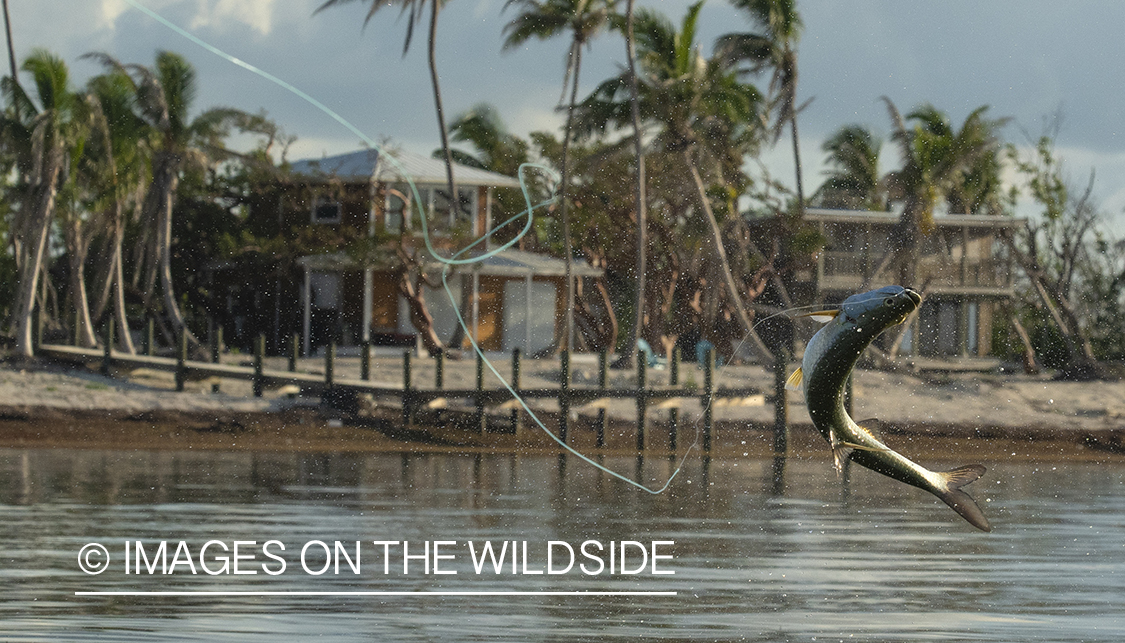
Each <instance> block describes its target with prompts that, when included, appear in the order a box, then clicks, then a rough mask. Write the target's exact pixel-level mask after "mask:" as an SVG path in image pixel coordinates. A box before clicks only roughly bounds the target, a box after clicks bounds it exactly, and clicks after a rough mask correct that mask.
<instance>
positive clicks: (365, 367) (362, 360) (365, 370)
mask: <svg viewBox="0 0 1125 643" xmlns="http://www.w3.org/2000/svg"><path fill="white" fill-rule="evenodd" d="M359 351H360V352H359V379H361V380H363V381H364V382H366V381H368V380H370V379H371V342H370V341H369V340H365V341H364V342H363V343H362V344H361V345H360V349H359Z"/></svg>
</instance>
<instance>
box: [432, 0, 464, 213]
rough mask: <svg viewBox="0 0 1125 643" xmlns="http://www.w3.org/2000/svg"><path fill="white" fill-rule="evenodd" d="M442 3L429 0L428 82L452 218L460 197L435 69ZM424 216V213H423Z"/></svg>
mask: <svg viewBox="0 0 1125 643" xmlns="http://www.w3.org/2000/svg"><path fill="white" fill-rule="evenodd" d="M441 4H442V0H430V5H431V9H432V10H431V12H430V40H429V47H428V56H429V63H430V84H431V85H433V90H434V109H435V110H436V111H437V120H438V129H439V130H440V132H441V152H442V154H443V155H444V156H445V180H446V186H447V187H448V188H449V212H450V215H451V216H452V218H453V219H454V220H456V217H457V210H458V208H459V206H460V199H458V197H457V184H456V182H454V180H453V153H452V152H451V151H450V149H449V130H448V128H447V127H446V125H445V111H444V110H443V109H442V105H441V86H440V84H439V83H438V71H437V48H436V46H435V45H436V44H437V18H438V9H439V8H440V6H441ZM423 216H424V215H423Z"/></svg>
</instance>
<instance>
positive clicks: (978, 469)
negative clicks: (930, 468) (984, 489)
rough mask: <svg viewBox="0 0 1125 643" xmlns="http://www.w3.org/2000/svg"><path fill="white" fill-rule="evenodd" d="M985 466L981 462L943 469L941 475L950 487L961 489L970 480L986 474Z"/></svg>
mask: <svg viewBox="0 0 1125 643" xmlns="http://www.w3.org/2000/svg"><path fill="white" fill-rule="evenodd" d="M984 472H985V468H984V466H982V465H979V464H970V465H966V466H964V467H961V468H959V469H954V470H952V471H943V472H942V473H941V477H942V478H945V484H947V485H949V488H950V489H960V488H961V487H964V486H965V485H967V484H969V483H970V482H973V481H975V480H976V479H977V478H979V477H981V476H983V475H984Z"/></svg>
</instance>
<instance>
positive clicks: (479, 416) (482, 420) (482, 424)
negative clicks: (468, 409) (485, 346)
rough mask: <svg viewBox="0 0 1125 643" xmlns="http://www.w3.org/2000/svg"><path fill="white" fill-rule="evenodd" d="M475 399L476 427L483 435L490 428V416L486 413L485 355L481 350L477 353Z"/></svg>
mask: <svg viewBox="0 0 1125 643" xmlns="http://www.w3.org/2000/svg"><path fill="white" fill-rule="evenodd" d="M473 401H474V402H476V406H477V412H476V421H475V426H474V428H475V429H476V430H477V431H479V432H480V433H481V434H482V435H483V434H484V433H485V431H486V430H487V428H488V418H487V417H485V415H484V355H483V354H482V353H480V352H478V353H477V396H476V398H475V399H474V400H473Z"/></svg>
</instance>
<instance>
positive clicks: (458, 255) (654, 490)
mask: <svg viewBox="0 0 1125 643" xmlns="http://www.w3.org/2000/svg"><path fill="white" fill-rule="evenodd" d="M125 2H126V3H128V4H129V5H131V6H132V7H134V8H135V9H137V10H138V11H140V12H142V13H144V14H145V15H147V16H149V17H150V18H152V19H153V20H156V21H157V22H159V23H160V24H162V25H164V26H165V27H167V28H168V29H171V30H172V31H174V32H175V33H177V34H179V35H180V36H182V37H184V38H186V39H187V40H189V41H191V42H192V43H194V44H196V45H197V46H199V47H201V48H203V49H204V50H206V51H208V52H210V53H211V54H213V55H215V56H218V57H219V58H222V59H224V60H226V61H227V62H229V63H231V64H234V65H236V66H238V67H241V68H243V69H245V70H246V71H248V72H250V73H253V74H255V75H257V76H259V77H261V78H264V79H265V80H268V81H269V82H271V83H273V84H275V85H277V86H278V87H281V88H282V89H284V90H286V91H288V92H290V93H292V94H294V95H295V96H297V97H299V98H301V99H303V100H304V101H305V102H307V103H309V104H310V105H312V106H313V107H315V108H316V109H318V110H320V111H321V112H322V113H324V114H325V115H327V116H328V117H330V118H332V119H333V120H334V121H336V122H337V123H339V124H340V125H341V126H343V127H344V128H345V129H347V130H348V131H349V132H351V133H352V134H354V135H355V136H357V137H358V138H359V139H360V140H361V141H363V142H364V143H365V144H366V145H367V146H369V147H370V148H371V149H373V150H375V151H376V153H377V154H378V159H379V160H380V161H382V160H384V159H385V160H386V161H387V162H389V163H390V165H391V166H392V167H393V168H394V169H395V171H396V172H397V174H398V176H399V177H400V178H401V179H403V180H405V181H406V183H407V185H408V186H409V190H410V194H411V199H410V200H411V202H412V203H411V204H410V208H411V210H415V209H416V211H417V212H418V219H419V221H420V223H421V228H422V239H423V241H424V243H425V247H426V251H427V252H428V253H429V255H430V256H431V257H433V258H434V260H436V261H438V262H439V263H441V264H442V275H441V280H442V287H443V289H444V290H445V293H446V295H447V296H448V297H449V300H450V303H451V304H452V309H453V312H454V314H455V315H456V318H457V323H458V324H459V325H460V326H461V328H462V329H463V330H464V331H465V336H466V337H467V338H468V341H469V343H470V344H471V345H472V347H473V351H474V352H475V353H476V354H477V356H479V357H480V359H481V360H482V362H483V363H484V364H485V365H486V366H488V369H489V370H490V371H491V372H492V374H493V375H494V376H495V377H496V378H497V380H499V381H500V383H501V384H502V385H503V387H504V388H505V389H506V390H507V391H508V392H509V393H510V394H511V395H512V397H513V399H515V400H516V401H517V403H518V404H519V405H520V406H521V407H522V408H523V410H524V411H525V412H526V413H527V414H528V416H529V417H530V418H531V420H532V421H533V422H534V423H535V425H536V426H538V427H539V429H541V430H542V431H543V432H544V433H545V434H546V435H547V436H549V437H550V438H551V439H552V440H553V441H554V442H555V443H557V444H558V445H559V446H560V447H562V448H563V449H565V450H566V451H567V452H569V453H570V454H572V455H574V456H576V457H577V458H579V459H581V460H582V461H583V462H586V463H588V464H589V465H591V466H593V467H595V468H597V469H598V470H600V471H603V472H605V473H606V474H608V475H610V476H612V477H614V478H616V479H618V480H621V481H622V482H625V483H628V484H629V485H632V486H634V487H636V488H638V489H640V490H642V491H645V492H647V493H650V494H660V493H662V492H664V491H665V490H666V489H668V487H669V486H670V485H671V484H672V482H673V480H675V478H676V476H677V475H679V473H680V471H681V470H682V469H683V466H684V463H685V462H686V460H687V457H688V456H689V455H690V454H691V453H692V451H693V450H694V449H696V448H698V444H699V438H700V431H699V420H698V419H697V420H696V422H695V439H694V441H693V442H692V444H691V445H690V446H689V447H688V449H687V450H686V452H685V453H684V455H683V457H682V458H681V459H680V461H679V463H678V464H677V466H676V468H675V469H674V470H673V472H672V473H671V475H670V476H669V477H668V479H667V480H666V481H665V482H664V484H663V485H661V486H660V487H649V486H647V485H645V484H643V483H641V482H638V481H635V480H633V479H631V478H628V477H626V476H624V475H622V474H619V473H617V472H616V471H613V470H612V469H609V468H608V467H606V466H604V465H602V464H599V463H598V462H595V461H594V460H592V459H591V458H589V457H588V456H586V455H584V454H582V453H581V452H579V451H577V450H576V449H574V448H573V447H571V446H570V445H569V444H567V443H565V442H564V441H563V440H561V439H560V438H559V437H558V436H556V435H555V434H554V433H552V432H551V430H550V429H548V428H547V426H546V425H545V424H544V423H543V421H542V420H541V419H540V418H539V416H538V415H536V413H535V412H534V411H533V410H532V408H531V407H530V406H529V405H528V404H527V402H526V401H525V400H524V399H523V398H522V397H521V396H520V395H519V393H518V392H517V391H516V390H515V389H514V388H513V387H512V386H511V383H510V382H509V381H508V380H506V379H505V378H504V377H503V376H502V375H501V374H500V372H499V371H498V370H497V369H496V367H495V366H494V365H493V363H492V361H491V360H489V359H488V357H487V356H486V355H485V354H484V351H483V350H482V349H481V347H480V345H479V344H478V343H477V341H476V339H475V338H474V337H473V334H472V332H471V331H470V329H469V326H468V324H467V323H466V321H465V319H464V318H463V316H462V315H461V310H460V307H459V305H458V303H457V301H456V298H455V296H454V294H453V291H452V290H451V289H450V287H449V282H448V276H449V272H450V270H451V269H452V268H454V267H456V266H465V265H469V264H476V263H480V262H483V261H485V260H487V259H489V258H491V257H494V256H496V255H498V254H499V253H501V252H503V251H504V250H507V249H508V248H511V247H512V246H513V245H515V244H516V243H518V242H519V241H520V239H522V238H523V237H524V235H526V234H527V233H528V232H529V231H530V230H531V227H532V224H533V223H534V217H535V212H536V211H537V210H541V209H543V208H546V207H549V206H551V205H553V204H554V203H555V202H556V201H557V196H556V195H555V194H554V191H553V190H552V194H551V196H550V197H549V198H547V199H545V200H543V201H541V202H539V203H532V201H533V199H532V196H531V188H530V187H529V183H528V179H527V176H526V174H527V172H529V171H537V172H542V173H543V174H545V175H546V176H547V177H549V178H550V179H551V180H552V181H553V182H555V183H557V182H558V180H559V178H558V174H557V173H556V172H555V171H554V170H552V169H551V168H548V167H546V166H544V165H541V164H538V163H524V164H522V165H520V167H519V170H518V178H519V184H520V190H521V191H522V193H523V197H524V203H525V205H526V210H524V211H522V212H520V213H519V214H517V215H515V216H513V217H511V218H509V219H508V220H506V221H504V222H503V223H501V224H500V225H498V226H495V227H494V228H493V229H492V230H489V231H487V232H486V233H485V234H484V235H483V236H481V237H479V238H478V239H476V240H475V241H473V242H472V243H470V244H468V245H467V246H465V247H464V248H462V249H460V250H458V251H457V252H455V253H453V255H452V256H449V257H445V256H442V255H441V254H440V253H438V252H437V250H436V249H435V248H434V246H433V244H432V243H431V238H430V233H429V228H428V225H427V222H426V218H427V217H426V213H425V212H424V211H423V210H422V203H423V201H422V199H421V196H420V194H419V192H418V188H417V186H416V185H415V183H414V180H413V177H411V175H410V173H409V172H407V171H406V168H405V167H404V166H403V165H402V163H401V162H399V161H398V160H397V159H396V158H395V157H394V155H393V154H390V153H389V152H387V151H386V150H385V149H383V147H382V146H381V145H379V144H378V143H376V142H375V141H374V140H372V139H371V138H370V137H369V136H367V135H366V134H365V133H364V132H363V131H361V130H360V129H359V128H358V127H356V126H355V125H353V124H352V123H351V122H349V121H348V120H347V119H345V118H344V117H343V116H341V115H340V114H338V113H337V112H335V111H334V110H333V109H331V108H330V107H328V106H327V105H325V104H324V103H322V102H321V101H319V100H317V99H316V98H314V97H313V96H311V95H309V94H308V93H306V92H304V91H302V90H301V89H299V88H297V87H296V86H294V85H292V84H291V83H289V82H287V81H285V80H283V79H281V78H279V77H277V76H275V75H273V74H271V73H269V72H267V71H265V70H263V69H260V68H259V67H257V66H255V65H253V64H251V63H248V62H246V61H244V60H242V59H240V58H237V57H235V56H232V55H231V54H228V53H227V52H225V51H223V50H221V49H219V48H218V47H216V46H214V45H212V44H210V43H208V42H207V41H205V40H203V39H201V38H199V37H198V36H196V35H194V34H192V33H191V32H189V31H187V30H185V29H183V28H182V27H180V26H179V25H177V24H175V23H174V22H172V21H170V20H168V19H167V18H165V17H164V16H162V15H160V14H158V13H156V12H155V11H153V10H151V9H149V8H148V7H146V6H145V5H143V4H141V3H140V2H138V1H137V0H125ZM450 198H451V200H453V201H454V202H456V200H457V197H456V195H450ZM523 217H526V219H527V221H526V222H525V223H524V225H523V228H522V229H521V230H520V232H519V233H518V234H516V235H514V236H513V238H512V239H510V240H509V241H507V242H505V243H503V244H501V245H499V246H498V247H495V248H492V249H488V250H486V251H485V252H483V253H480V254H469V253H470V252H471V251H473V250H474V249H475V248H477V247H478V246H480V245H481V244H482V243H486V242H488V241H489V240H490V239H492V237H493V235H495V234H496V233H497V232H499V231H500V230H502V229H503V228H504V227H505V226H507V225H509V224H513V223H515V222H517V221H519V220H520V219H521V218H523ZM486 247H487V246H486ZM804 308H810V307H807V306H802V307H798V308H792V309H788V310H785V311H781V312H779V313H775V314H773V315H770V316H768V317H765V318H763V319H760V320H758V321H757V322H756V323H755V324H754V325H753V326H752V329H753V328H757V327H758V325H759V324H761V323H763V322H765V321H766V320H768V319H772V318H774V317H777V316H779V315H788V314H790V313H791V312H792V311H796V310H801V309H804ZM748 335H749V334H748ZM746 341H747V338H743V340H742V343H740V344H739V345H738V346H736V347H735V353H736V354H737V352H738V350H739V349H740V347H741V346H742V344H743V343H745V342H746ZM638 359H643V357H642V356H641V355H638ZM723 371H725V367H720V369H718V372H717V373H716V376H717V377H716V378H715V380H714V382H715V383H716V384H717V383H718V381H719V379H720V378H721V376H722V375H723ZM709 403H711V404H713V403H714V401H713V400H712V401H711V402H709Z"/></svg>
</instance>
